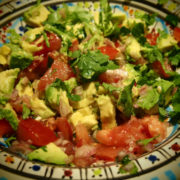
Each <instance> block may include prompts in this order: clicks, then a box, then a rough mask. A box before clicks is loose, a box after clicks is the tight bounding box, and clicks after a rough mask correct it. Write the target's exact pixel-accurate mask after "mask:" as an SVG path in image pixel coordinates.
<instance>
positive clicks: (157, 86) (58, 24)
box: [0, 0, 180, 172]
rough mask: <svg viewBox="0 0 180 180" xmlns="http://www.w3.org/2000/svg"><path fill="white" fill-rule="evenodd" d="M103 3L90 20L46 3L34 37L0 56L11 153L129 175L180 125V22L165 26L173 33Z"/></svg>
mask: <svg viewBox="0 0 180 180" xmlns="http://www.w3.org/2000/svg"><path fill="white" fill-rule="evenodd" d="M99 3H100V11H95V12H90V11H87V10H86V9H84V8H83V7H80V6H78V5H77V6H72V7H70V6H67V5H66V4H63V5H61V6H60V7H58V8H56V9H55V8H52V7H45V6H43V5H42V4H40V1H38V3H37V4H36V5H34V6H32V7H31V8H30V9H29V10H28V11H27V12H25V13H24V21H25V22H26V24H27V26H26V32H25V33H24V34H23V35H19V34H18V33H17V32H16V31H15V30H13V29H11V30H9V33H10V36H9V43H4V44H3V46H2V47H0V82H1V83H0V137H7V140H6V144H7V146H8V149H9V150H10V151H12V152H15V153H17V154H19V155H21V156H22V157H24V158H26V159H28V160H38V161H42V162H45V163H51V164H58V165H70V166H77V167H88V166H91V165H93V164H94V163H99V162H114V161H118V162H121V163H124V166H125V165H127V164H128V163H130V161H131V159H133V158H136V157H138V156H140V155H142V154H143V153H146V152H149V151H152V150H153V148H154V147H155V145H156V144H157V143H160V142H162V141H163V140H164V139H165V138H166V136H167V128H168V127H169V126H171V125H172V124H177V123H179V122H180V121H179V120H180V108H179V107H180V89H179V85H180V75H179V64H180V47H179V42H180V28H179V27H177V23H178V18H177V17H175V16H173V15H168V16H167V17H166V20H167V21H168V22H169V23H171V24H170V26H171V30H170V32H169V33H166V32H165V31H164V30H162V29H160V28H158V27H157V26H156V25H157V22H156V20H157V17H156V16H157V15H156V14H147V13H145V12H143V11H140V10H137V11H135V13H134V15H133V16H131V17H128V16H127V15H126V14H125V13H123V12H117V13H113V12H112V8H111V6H110V5H109V3H108V1H107V0H100V2H99ZM172 20H173V21H172ZM169 107H170V108H169ZM131 167H132V168H131V172H135V171H136V168H135V165H132V166H131ZM125 170H126V168H124V169H122V172H124V171H125Z"/></svg>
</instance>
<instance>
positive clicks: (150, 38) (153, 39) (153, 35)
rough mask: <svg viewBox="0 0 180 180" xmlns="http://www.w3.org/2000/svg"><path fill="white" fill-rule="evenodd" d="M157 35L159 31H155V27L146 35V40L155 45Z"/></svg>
mask: <svg viewBox="0 0 180 180" xmlns="http://www.w3.org/2000/svg"><path fill="white" fill-rule="evenodd" d="M158 37H159V33H156V32H155V29H153V30H152V32H151V33H149V34H147V35H146V38H147V40H148V41H149V43H150V45H152V46H153V45H156V42H157V38H158Z"/></svg>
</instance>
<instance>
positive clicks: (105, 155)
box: [95, 144, 122, 161]
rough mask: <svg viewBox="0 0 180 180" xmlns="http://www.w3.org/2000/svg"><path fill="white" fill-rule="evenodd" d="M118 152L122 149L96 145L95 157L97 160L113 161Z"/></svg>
mask: <svg viewBox="0 0 180 180" xmlns="http://www.w3.org/2000/svg"><path fill="white" fill-rule="evenodd" d="M120 150H122V148H117V147H113V146H105V145H102V144H98V145H97V147H96V154H95V157H96V158H97V159H99V160H106V161H115V159H116V157H117V156H118V153H119V151H120Z"/></svg>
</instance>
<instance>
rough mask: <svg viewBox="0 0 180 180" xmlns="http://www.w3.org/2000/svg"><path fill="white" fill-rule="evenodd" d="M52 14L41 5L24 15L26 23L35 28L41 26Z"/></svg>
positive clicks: (35, 6)
mask: <svg viewBox="0 0 180 180" xmlns="http://www.w3.org/2000/svg"><path fill="white" fill-rule="evenodd" d="M49 14H50V12H49V11H48V10H47V9H46V7H45V6H43V5H41V4H39V5H34V6H32V7H31V8H29V9H28V11H26V12H25V13H24V18H25V21H26V22H27V23H28V24H30V25H33V26H41V25H42V23H43V22H44V21H46V19H47V18H48V15H49Z"/></svg>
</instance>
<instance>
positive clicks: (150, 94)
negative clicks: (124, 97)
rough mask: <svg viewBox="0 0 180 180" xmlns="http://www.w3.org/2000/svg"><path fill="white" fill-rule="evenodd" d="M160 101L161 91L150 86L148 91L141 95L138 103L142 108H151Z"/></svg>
mask: <svg viewBox="0 0 180 180" xmlns="http://www.w3.org/2000/svg"><path fill="white" fill-rule="evenodd" d="M158 101H159V93H158V92H157V90H156V89H153V88H151V87H149V88H148V89H147V91H146V92H145V93H144V94H143V95H142V96H140V97H139V99H138V100H137V105H138V106H139V107H141V108H142V109H146V110H150V109H151V108H153V107H154V106H155V105H156V104H157V103H158Z"/></svg>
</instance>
